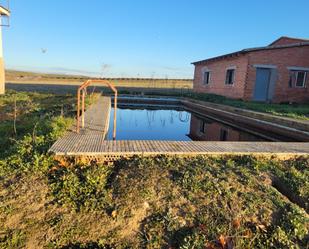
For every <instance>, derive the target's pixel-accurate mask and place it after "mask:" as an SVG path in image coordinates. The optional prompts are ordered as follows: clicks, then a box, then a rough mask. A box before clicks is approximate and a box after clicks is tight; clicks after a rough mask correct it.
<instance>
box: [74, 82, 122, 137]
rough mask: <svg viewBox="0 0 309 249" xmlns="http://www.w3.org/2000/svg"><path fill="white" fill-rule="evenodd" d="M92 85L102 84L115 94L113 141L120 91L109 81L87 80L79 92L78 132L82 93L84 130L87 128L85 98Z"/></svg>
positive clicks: (77, 130) (77, 128) (77, 129)
mask: <svg viewBox="0 0 309 249" xmlns="http://www.w3.org/2000/svg"><path fill="white" fill-rule="evenodd" d="M91 83H102V84H105V85H107V86H109V87H110V88H111V89H112V90H113V92H114V96H115V97H114V129H113V139H114V140H115V139H116V125H117V121H116V120H117V119H116V117H117V96H118V91H117V89H116V88H115V87H114V85H113V84H111V83H110V82H109V81H108V80H87V81H85V82H84V83H83V84H82V85H80V87H79V88H78V90H77V120H76V122H77V123H76V132H77V133H79V130H80V129H79V125H80V97H81V91H83V92H82V128H84V126H85V96H86V89H87V87H88V86H89V85H90V84H91Z"/></svg>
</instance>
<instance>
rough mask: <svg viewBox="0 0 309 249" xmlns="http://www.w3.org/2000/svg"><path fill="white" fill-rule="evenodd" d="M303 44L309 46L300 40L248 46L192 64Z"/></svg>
mask: <svg viewBox="0 0 309 249" xmlns="http://www.w3.org/2000/svg"><path fill="white" fill-rule="evenodd" d="M302 46H309V42H299V43H294V44H288V45H277V46H266V47H257V48H247V49H243V50H240V51H237V52H234V53H230V54H225V55H220V56H217V57H213V58H209V59H206V60H201V61H196V62H192V63H191V64H193V65H199V64H203V63H206V62H210V61H214V60H221V59H225V58H232V57H237V56H240V55H243V54H246V53H250V52H255V51H261V50H272V49H283V48H293V47H302Z"/></svg>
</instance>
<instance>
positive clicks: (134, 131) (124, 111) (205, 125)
mask: <svg viewBox="0 0 309 249" xmlns="http://www.w3.org/2000/svg"><path fill="white" fill-rule="evenodd" d="M113 112H114V110H113V109H112V111H111V114H110V127H109V131H108V134H107V139H109V140H111V139H112V131H113V115H114V113H113ZM116 140H169V141H192V140H193V141H268V139H267V138H265V137H264V136H263V135H262V134H260V135H259V134H257V133H256V132H253V131H252V132H250V130H248V129H245V128H244V129H240V128H238V127H233V126H231V125H228V124H226V123H224V122H219V121H217V120H214V119H212V118H211V117H208V116H201V115H198V114H197V113H194V112H191V111H189V110H186V109H185V108H183V107H181V106H175V105H174V106H163V105H161V106H158V105H119V107H118V108H117V135H116Z"/></svg>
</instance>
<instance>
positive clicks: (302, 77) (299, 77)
mask: <svg viewBox="0 0 309 249" xmlns="http://www.w3.org/2000/svg"><path fill="white" fill-rule="evenodd" d="M306 76H307V73H306V72H304V71H298V72H297V73H296V82H295V86H296V87H305V82H306Z"/></svg>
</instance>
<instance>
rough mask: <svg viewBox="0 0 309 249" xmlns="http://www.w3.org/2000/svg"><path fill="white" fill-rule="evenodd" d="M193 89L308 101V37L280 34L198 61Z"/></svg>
mask: <svg viewBox="0 0 309 249" xmlns="http://www.w3.org/2000/svg"><path fill="white" fill-rule="evenodd" d="M192 64H193V65H194V66H195V70H194V81H193V90H194V91H195V92H204V93H214V94H218V95H223V96H226V97H230V98H236V99H243V100H253V101H266V102H274V103H281V102H298V103H305V102H307V103H308V102H309V89H308V86H309V76H308V72H309V40H304V39H296V38H290V37H281V38H279V39H277V40H276V41H274V42H272V43H271V44H270V45H268V46H266V47H258V48H250V49H244V50H241V51H237V52H234V53H230V54H226V55H222V56H218V57H214V58H210V59H206V60H202V61H197V62H194V63H192Z"/></svg>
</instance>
